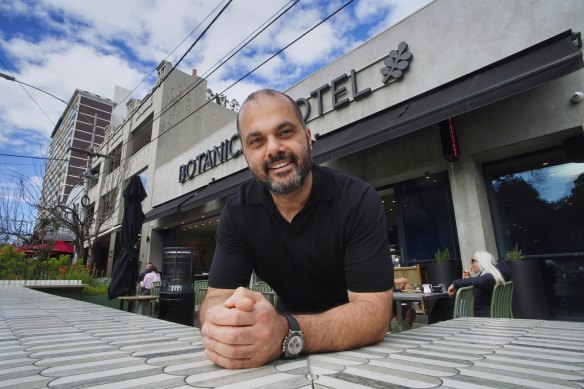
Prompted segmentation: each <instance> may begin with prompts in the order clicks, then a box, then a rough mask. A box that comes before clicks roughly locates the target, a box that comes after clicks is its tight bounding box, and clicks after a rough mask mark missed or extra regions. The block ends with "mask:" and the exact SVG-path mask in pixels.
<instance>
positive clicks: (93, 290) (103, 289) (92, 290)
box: [81, 284, 109, 296]
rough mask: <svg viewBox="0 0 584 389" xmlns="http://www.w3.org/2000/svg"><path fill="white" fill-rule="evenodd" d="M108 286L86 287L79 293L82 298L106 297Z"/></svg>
mask: <svg viewBox="0 0 584 389" xmlns="http://www.w3.org/2000/svg"><path fill="white" fill-rule="evenodd" d="M108 288H109V285H108V284H101V285H88V286H86V287H85V288H83V290H82V291H81V294H82V295H83V296H107V290H108Z"/></svg>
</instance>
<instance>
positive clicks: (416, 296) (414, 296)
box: [393, 291, 448, 328]
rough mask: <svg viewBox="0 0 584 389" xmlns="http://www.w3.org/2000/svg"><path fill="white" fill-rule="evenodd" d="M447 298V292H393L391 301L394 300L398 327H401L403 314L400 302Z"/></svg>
mask: <svg viewBox="0 0 584 389" xmlns="http://www.w3.org/2000/svg"><path fill="white" fill-rule="evenodd" d="M442 298H448V292H435V293H434V292H432V293H423V292H414V291H412V292H411V293H408V292H396V291H394V292H393V301H395V305H396V312H397V320H398V322H399V324H400V328H403V315H402V310H401V309H400V308H401V303H403V302H406V301H436V300H438V299H442Z"/></svg>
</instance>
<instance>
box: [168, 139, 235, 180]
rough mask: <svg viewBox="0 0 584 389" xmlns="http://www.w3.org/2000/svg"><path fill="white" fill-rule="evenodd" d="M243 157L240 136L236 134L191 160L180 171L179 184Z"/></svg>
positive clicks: (181, 166)
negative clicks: (232, 159) (233, 159)
mask: <svg viewBox="0 0 584 389" xmlns="http://www.w3.org/2000/svg"><path fill="white" fill-rule="evenodd" d="M240 155H241V147H240V142H239V135H237V134H234V135H233V136H232V137H231V138H230V139H225V140H224V141H223V142H221V143H220V144H219V145H217V146H215V147H213V148H212V149H209V150H207V151H205V152H204V153H201V154H199V155H197V156H196V157H195V158H193V159H189V161H188V162H187V163H185V164H184V165H180V166H179V169H178V182H180V183H181V184H184V183H185V182H186V181H188V180H190V179H193V178H194V177H195V176H196V175H198V174H201V173H204V172H206V171H207V170H211V169H213V168H214V167H216V166H218V165H220V164H222V163H223V162H226V161H228V160H230V159H231V158H237V157H239V156H240Z"/></svg>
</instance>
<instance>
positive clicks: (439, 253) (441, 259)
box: [434, 247, 450, 263]
mask: <svg viewBox="0 0 584 389" xmlns="http://www.w3.org/2000/svg"><path fill="white" fill-rule="evenodd" d="M434 259H436V263H446V262H448V260H449V259H450V250H448V248H447V247H444V250H441V249H438V250H436V252H435V253H434Z"/></svg>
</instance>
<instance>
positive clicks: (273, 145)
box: [267, 136, 285, 157]
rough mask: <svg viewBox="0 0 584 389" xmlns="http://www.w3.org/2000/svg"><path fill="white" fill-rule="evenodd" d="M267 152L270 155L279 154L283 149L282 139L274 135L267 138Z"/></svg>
mask: <svg viewBox="0 0 584 389" xmlns="http://www.w3.org/2000/svg"><path fill="white" fill-rule="evenodd" d="M267 146H268V148H267V150H268V154H269V155H270V156H272V157H274V156H276V155H278V154H280V153H281V152H283V151H284V150H285V147H284V144H283V143H282V141H281V140H280V139H278V138H276V137H275V136H273V137H269V138H268V145H267Z"/></svg>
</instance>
